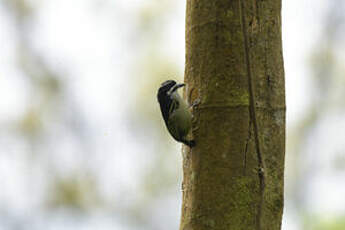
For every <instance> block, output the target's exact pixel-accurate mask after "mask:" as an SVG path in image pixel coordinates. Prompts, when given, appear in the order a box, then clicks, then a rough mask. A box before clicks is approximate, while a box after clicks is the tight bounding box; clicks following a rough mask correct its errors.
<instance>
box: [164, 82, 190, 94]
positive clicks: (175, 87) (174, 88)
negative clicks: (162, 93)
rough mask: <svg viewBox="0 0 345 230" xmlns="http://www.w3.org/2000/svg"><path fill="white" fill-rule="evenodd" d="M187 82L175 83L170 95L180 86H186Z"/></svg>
mask: <svg viewBox="0 0 345 230" xmlns="http://www.w3.org/2000/svg"><path fill="white" fill-rule="evenodd" d="M185 85H186V84H184V83H180V84H176V85H174V86H173V87H172V88H171V89H170V90H169V92H168V95H170V94H172V93H173V92H175V91H176V90H178V89H179V88H181V87H183V86H185Z"/></svg>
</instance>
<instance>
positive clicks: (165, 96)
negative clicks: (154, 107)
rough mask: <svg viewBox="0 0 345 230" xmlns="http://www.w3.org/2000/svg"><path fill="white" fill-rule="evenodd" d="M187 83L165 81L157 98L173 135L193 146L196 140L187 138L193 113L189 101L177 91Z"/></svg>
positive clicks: (177, 139) (179, 140) (165, 121)
mask: <svg viewBox="0 0 345 230" xmlns="http://www.w3.org/2000/svg"><path fill="white" fill-rule="evenodd" d="M185 85H186V84H184V83H179V84H178V83H176V81H174V80H167V81H164V82H163V83H162V84H161V86H160V87H159V89H158V93H157V99H158V102H159V105H160V109H161V113H162V116H163V120H164V123H165V125H166V127H167V129H168V131H169V133H170V134H171V136H172V137H173V138H174V139H175V140H176V141H178V142H182V143H183V144H185V145H187V146H189V147H190V148H192V147H194V146H195V141H194V140H188V138H187V136H188V133H189V131H190V129H191V127H192V114H191V112H190V111H189V106H188V104H187V102H186V101H185V100H184V99H183V98H182V97H181V96H180V95H179V94H178V92H177V90H178V89H179V88H181V87H184V86H185Z"/></svg>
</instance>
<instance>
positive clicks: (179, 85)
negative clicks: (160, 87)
mask: <svg viewBox="0 0 345 230" xmlns="http://www.w3.org/2000/svg"><path fill="white" fill-rule="evenodd" d="M185 85H186V84H185V83H180V84H177V85H176V86H175V88H176V89H178V88H181V87H183V86H185Z"/></svg>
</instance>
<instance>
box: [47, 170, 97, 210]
mask: <svg viewBox="0 0 345 230" xmlns="http://www.w3.org/2000/svg"><path fill="white" fill-rule="evenodd" d="M48 194H49V195H48V202H47V206H48V207H49V208H59V207H60V208H68V207H69V208H73V209H78V210H79V211H87V210H89V209H95V207H99V206H100V205H101V204H102V203H103V201H102V198H101V195H100V194H99V191H98V190H97V183H96V181H95V179H94V178H93V177H92V176H90V175H86V176H80V175H69V176H68V178H55V181H54V184H53V185H52V188H51V189H50V192H49V193H48Z"/></svg>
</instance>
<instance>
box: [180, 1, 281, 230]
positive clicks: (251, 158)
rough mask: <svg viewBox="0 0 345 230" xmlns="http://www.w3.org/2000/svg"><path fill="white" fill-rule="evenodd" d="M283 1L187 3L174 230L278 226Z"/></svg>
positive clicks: (274, 229) (279, 212)
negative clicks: (184, 136) (185, 141)
mask: <svg viewBox="0 0 345 230" xmlns="http://www.w3.org/2000/svg"><path fill="white" fill-rule="evenodd" d="M280 11H281V0H265V1H264V0H231V1H229V0H214V1H210V0H187V14H186V66H185V82H186V83H187V84H188V89H187V91H186V92H185V95H187V98H188V100H189V102H193V101H195V100H200V104H199V105H198V106H195V107H194V109H193V116H194V121H193V136H194V139H195V140H196V147H195V148H193V149H189V148H184V149H183V171H184V179H183V204H182V218H181V224H180V230H204V229H205V230H206V229H207V230H210V229H215V230H225V229H227V230H231V229H236V230H239V229H245V230H248V229H257V230H263V229H265V230H266V229H269V230H270V229H272V230H278V229H280V227H281V220H282V210H283V182H284V156H285V89H284V67H283V57H282V42H281V12H280Z"/></svg>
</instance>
